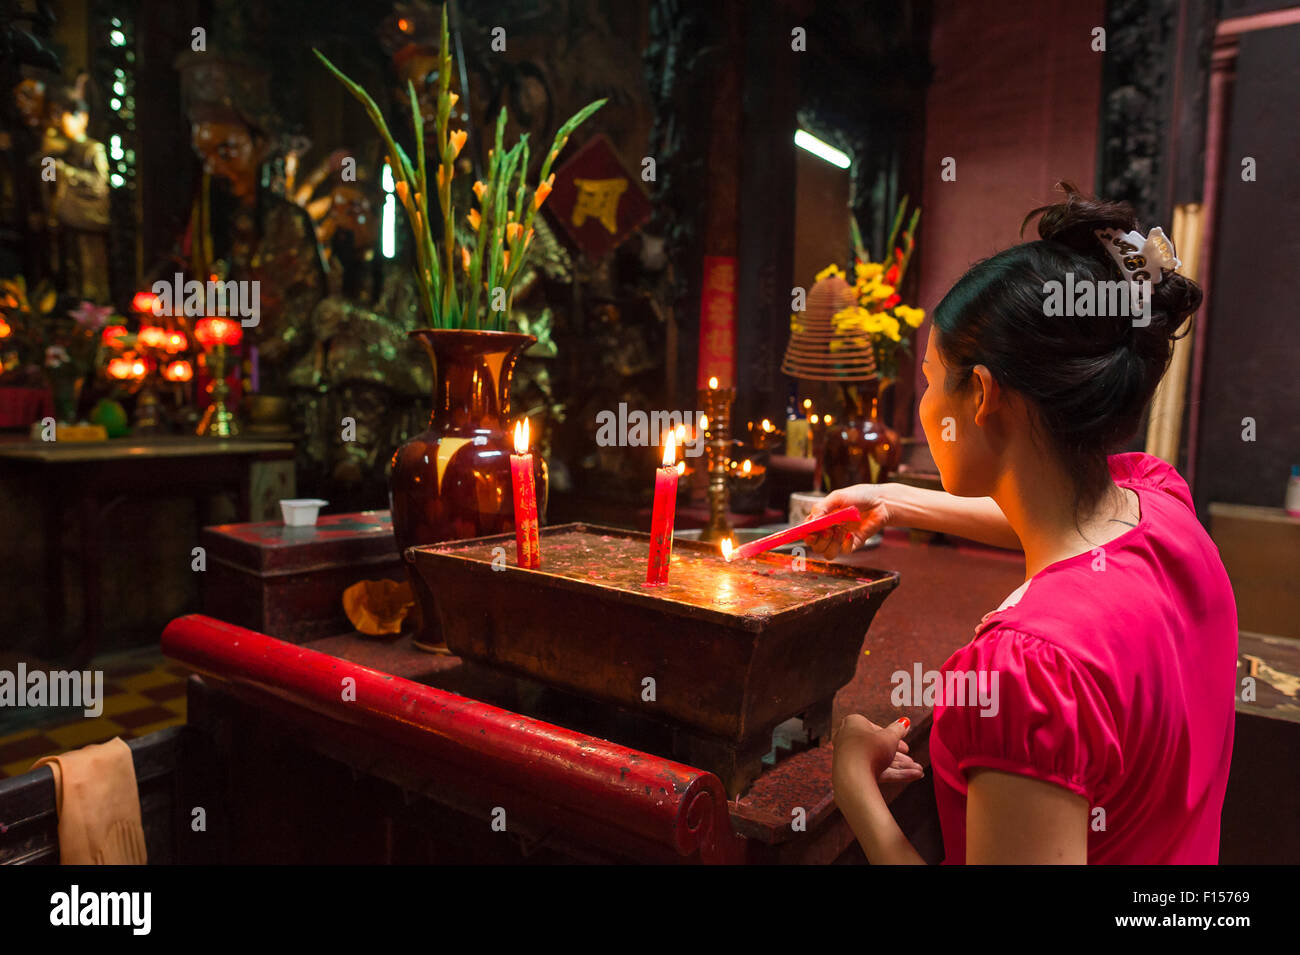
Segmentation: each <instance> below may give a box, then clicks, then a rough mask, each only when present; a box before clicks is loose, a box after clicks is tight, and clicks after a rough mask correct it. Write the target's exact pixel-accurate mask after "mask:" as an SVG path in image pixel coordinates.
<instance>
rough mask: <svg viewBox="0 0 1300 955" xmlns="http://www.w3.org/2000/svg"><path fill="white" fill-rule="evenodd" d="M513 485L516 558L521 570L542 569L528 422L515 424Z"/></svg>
mask: <svg viewBox="0 0 1300 955" xmlns="http://www.w3.org/2000/svg"><path fill="white" fill-rule="evenodd" d="M510 483H511V484H512V485H513V486H514V492H515V557H516V561H517V563H518V564H519V566H520V567H526V568H528V569H529V570H536V569H537V568H538V567H540V566H542V549H541V544H540V543H539V541H538V530H537V486H536V485H535V484H534V483H533V456H532V455H531V454H529V453H528V419H527V418H524V420H523V421H517V422H515V453H514V454H512V455H510Z"/></svg>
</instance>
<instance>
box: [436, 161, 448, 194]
mask: <svg viewBox="0 0 1300 955" xmlns="http://www.w3.org/2000/svg"><path fill="white" fill-rule="evenodd" d="M446 184H447V167H446V166H439V167H438V188H439V189H441V188H442V187H443V186H445V185H446Z"/></svg>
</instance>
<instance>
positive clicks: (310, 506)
mask: <svg viewBox="0 0 1300 955" xmlns="http://www.w3.org/2000/svg"><path fill="white" fill-rule="evenodd" d="M328 503H329V501H322V500H321V499H320V498H318V497H300V498H291V499H287V500H283V501H281V502H280V514H281V515H282V516H283V517H284V525H285V527H311V526H313V525H314V524H315V523H316V515H317V514H319V513H320V509H321V508H322V507H324V506H325V505H326V504H328Z"/></svg>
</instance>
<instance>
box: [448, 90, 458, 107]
mask: <svg viewBox="0 0 1300 955" xmlns="http://www.w3.org/2000/svg"><path fill="white" fill-rule="evenodd" d="M459 102H460V94H459V93H448V94H447V108H448V109H455V108H456V104H457V103H459Z"/></svg>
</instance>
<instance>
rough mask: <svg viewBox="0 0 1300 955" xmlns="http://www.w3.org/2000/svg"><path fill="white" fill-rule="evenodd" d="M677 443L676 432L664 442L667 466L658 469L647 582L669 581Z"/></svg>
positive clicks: (675, 493) (676, 473) (651, 523)
mask: <svg viewBox="0 0 1300 955" xmlns="http://www.w3.org/2000/svg"><path fill="white" fill-rule="evenodd" d="M676 461H677V444H676V442H675V441H674V440H673V433H672V432H671V431H670V432H669V433H668V440H667V441H665V442H664V466H663V467H661V468H659V469H658V470H657V471H655V505H654V510H653V511H652V512H651V516H650V563H649V566H647V567H646V573H645V582H646V583H647V584H666V583H668V562H669V561H670V560H671V559H672V556H673V519H674V517H675V516H676V514H677V475H678V471H677V463H676Z"/></svg>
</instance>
